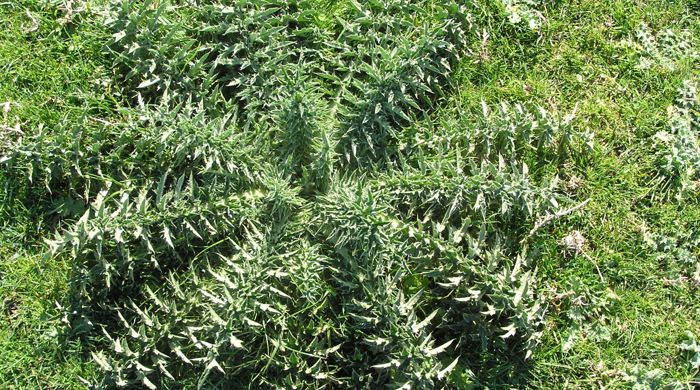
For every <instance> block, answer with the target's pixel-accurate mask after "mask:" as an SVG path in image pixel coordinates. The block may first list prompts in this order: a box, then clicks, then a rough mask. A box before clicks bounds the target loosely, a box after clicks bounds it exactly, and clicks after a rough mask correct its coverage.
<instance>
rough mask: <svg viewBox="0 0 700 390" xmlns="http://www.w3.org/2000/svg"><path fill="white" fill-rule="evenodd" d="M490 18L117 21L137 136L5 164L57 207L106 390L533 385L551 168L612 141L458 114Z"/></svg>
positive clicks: (225, 8) (114, 136) (228, 8)
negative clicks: (537, 244)
mask: <svg viewBox="0 0 700 390" xmlns="http://www.w3.org/2000/svg"><path fill="white" fill-rule="evenodd" d="M471 12H472V9H471V8H469V7H467V6H464V5H462V4H460V3H459V2H453V1H450V0H445V1H437V2H436V1H419V2H418V3H415V2H413V3H408V2H405V1H399V0H383V1H379V2H368V3H359V2H354V1H352V2H349V3H348V4H346V5H345V6H343V7H342V9H341V11H340V12H338V13H337V14H336V15H335V16H336V18H335V20H333V21H332V22H328V19H327V18H325V17H324V15H321V14H320V11H318V9H316V10H313V8H311V7H309V4H308V3H307V2H305V1H294V0H284V1H252V2H248V1H245V2H244V1H233V2H231V1H226V2H218V1H213V2H212V1H208V2H204V3H200V2H197V1H189V2H175V1H172V2H168V1H165V2H149V1H146V2H142V3H137V2H128V1H123V2H116V3H114V4H113V5H112V9H111V12H110V17H109V20H108V21H107V26H108V28H110V29H111V30H112V33H113V40H112V41H111V42H109V45H108V52H109V53H110V56H111V57H110V58H111V59H112V61H113V71H114V74H115V78H116V79H117V81H118V82H119V85H121V88H122V90H121V92H120V93H121V94H122V97H123V98H124V100H125V101H126V102H127V103H129V104H128V105H127V107H123V108H121V111H120V117H119V118H118V120H115V121H114V122H108V121H102V122H95V121H92V120H91V119H89V118H86V119H85V120H84V122H83V123H78V124H66V125H65V126H63V127H59V128H56V129H53V131H52V132H51V133H49V132H38V133H36V134H35V135H33V136H32V137H25V138H24V139H23V140H22V142H20V143H19V144H18V145H16V146H14V147H12V148H9V149H8V150H7V152H5V151H4V149H3V153H5V154H4V155H3V157H2V160H3V164H4V166H5V167H6V168H7V172H8V174H7V175H8V177H7V179H5V185H6V186H5V188H25V189H27V188H28V189H30V190H32V191H35V192H36V193H37V194H38V197H37V198H36V199H37V202H38V203H40V204H42V205H44V207H45V212H46V216H47V218H49V219H51V218H52V219H54V220H55V222H56V223H55V224H53V225H52V226H54V227H55V228H56V230H57V231H56V234H55V237H54V238H53V239H52V240H48V242H47V244H48V246H49V248H50V250H51V255H53V256H67V257H68V258H70V259H71V261H72V263H73V267H74V268H73V273H72V279H71V295H70V296H69V297H67V299H66V301H65V302H64V306H65V316H64V322H65V325H66V326H65V331H64V336H65V337H67V338H79V339H80V340H82V341H83V342H85V343H86V345H88V346H89V348H90V349H91V352H92V356H93V358H94V360H95V361H96V363H97V364H98V365H99V367H100V368H101V369H102V372H103V374H104V375H103V376H102V378H100V380H99V382H98V383H94V384H93V385H95V386H98V387H128V386H133V387H146V388H154V389H155V388H171V387H177V386H185V387H199V388H212V387H225V388H235V387H241V388H243V387H249V388H257V387H265V388H267V387H270V388H323V387H328V388H359V387H368V388H369V387H372V388H374V387H378V386H389V387H395V388H426V389H427V388H435V387H450V386H462V385H465V382H467V381H475V383H478V382H479V381H487V382H490V383H500V382H507V381H508V380H509V378H511V377H513V376H514V375H515V374H516V373H517V371H518V370H517V367H518V365H519V364H523V361H525V360H527V358H528V357H529V356H530V355H531V353H532V351H533V350H534V348H535V346H536V344H537V341H538V339H539V336H540V334H541V326H540V325H541V322H542V316H543V313H544V306H543V305H542V304H541V303H542V302H541V298H540V297H538V296H537V294H536V293H535V291H536V285H537V278H536V270H535V268H536V267H535V266H534V264H533V263H534V261H535V260H536V257H535V256H534V254H533V253H530V251H529V250H528V246H527V238H528V232H529V231H530V230H531V229H530V228H531V226H532V225H533V224H534V222H535V221H536V220H538V219H540V218H541V217H543V216H545V215H551V214H555V213H556V212H557V211H558V210H559V209H560V208H563V207H565V205H566V204H567V203H570V202H571V201H572V200H570V199H568V197H567V196H566V195H565V194H564V193H563V192H562V191H560V189H559V185H558V182H557V180H555V178H554V177H549V176H548V175H547V174H545V173H543V172H541V171H540V170H539V169H538V167H540V166H541V165H542V164H544V163H559V162H563V161H565V160H567V159H569V158H570V157H572V156H574V157H585V155H586V154H587V153H588V152H589V151H590V148H591V147H592V140H591V138H590V135H589V134H587V133H585V132H581V131H579V130H577V128H576V127H575V126H574V124H573V115H560V114H558V113H552V112H548V111H547V110H545V109H542V108H540V107H534V106H526V105H519V104H511V105H509V104H503V105H500V106H496V107H488V106H487V105H485V104H484V107H483V109H482V111H481V112H480V113H478V114H472V115H465V114H464V111H463V110H465V107H461V106H459V105H454V104H452V103H450V102H448V100H447V99H446V98H445V97H446V94H447V92H448V91H450V89H452V88H453V87H454V83H455V79H454V74H453V72H454V69H455V67H456V66H458V65H459V63H460V61H461V60H462V59H463V58H465V56H466V55H467V53H468V50H467V49H466V48H467V43H468V42H469V41H470V40H471V39H477V40H478V37H476V36H475V35H473V31H475V30H474V26H473V24H474V18H473V17H472V13H471ZM450 104H452V105H450ZM438 107H442V109H444V110H445V112H446V113H447V114H446V115H445V116H444V120H442V121H440V122H437V121H434V120H433V118H434V114H435V113H436V110H437V109H438ZM450 109H452V111H450ZM504 370H505V371H504ZM504 372H505V373H506V374H507V375H504Z"/></svg>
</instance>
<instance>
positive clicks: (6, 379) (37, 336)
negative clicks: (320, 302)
mask: <svg viewBox="0 0 700 390" xmlns="http://www.w3.org/2000/svg"><path fill="white" fill-rule="evenodd" d="M692 7H695V9H693V8H692ZM338 9H342V8H341V7H340V6H339V7H338ZM27 10H28V11H29V12H30V13H31V14H32V15H33V16H34V17H35V18H37V20H38V21H39V22H40V23H39V29H38V31H35V32H26V29H27V26H30V25H31V20H30V19H29V17H28V16H27V14H26V11H27ZM332 12H339V11H337V9H336V10H333V11H332ZM544 15H545V17H546V23H544V24H543V27H542V29H541V31H534V32H533V31H520V32H518V34H519V35H520V36H521V39H517V40H514V39H512V35H511V34H512V33H513V29H517V28H516V27H513V26H509V25H507V24H503V25H498V26H491V28H492V29H493V31H492V32H491V33H490V34H491V36H490V38H489V39H488V40H486V41H485V42H486V43H485V45H484V46H483V48H480V49H483V50H482V53H483V57H482V58H480V60H479V61H477V62H475V61H474V59H473V58H467V59H466V60H465V61H464V63H462V64H461V66H460V67H459V69H458V70H457V72H458V74H459V79H458V80H459V83H458V86H457V87H456V90H455V93H454V95H453V96H452V97H451V98H450V99H449V102H448V103H447V105H446V107H444V110H441V111H439V112H438V113H437V114H435V115H436V116H437V117H439V116H440V115H449V113H450V112H452V108H454V107H455V106H457V105H459V106H460V107H462V108H463V109H465V110H466V112H472V113H476V112H479V111H480V107H481V101H482V100H483V101H485V102H487V103H490V104H495V103H498V102H502V101H506V102H533V103H536V104H539V105H541V106H544V107H547V108H551V109H553V110H556V111H559V112H562V113H568V112H572V111H573V110H574V109H576V119H575V122H574V126H576V127H577V128H579V129H582V130H583V129H587V130H589V131H592V132H593V133H594V134H595V139H596V148H595V150H594V153H593V155H592V157H591V158H589V159H582V161H576V162H575V163H574V164H571V165H570V166H567V167H566V169H565V172H566V173H567V174H568V175H575V176H577V177H579V178H580V179H581V180H582V181H581V185H580V187H579V188H577V189H575V190H572V195H573V197H574V198H575V199H577V200H578V201H583V200H585V199H588V198H590V199H591V201H590V203H589V204H588V205H587V206H586V207H585V208H584V209H583V211H581V212H577V213H575V214H572V215H570V216H567V217H565V218H562V219H560V220H557V221H555V222H554V223H552V224H551V225H549V226H547V227H545V228H543V229H542V230H540V231H539V232H538V233H537V235H536V237H535V239H536V240H535V249H536V250H538V251H539V252H540V253H541V257H540V258H539V259H538V261H537V264H536V266H537V269H538V274H537V275H538V276H537V277H538V280H539V284H538V292H539V294H540V295H541V296H542V297H543V298H544V300H545V302H546V306H547V312H546V317H545V324H544V326H543V331H544V334H543V338H542V341H541V344H540V345H539V346H538V347H537V349H536V352H535V353H534V355H533V356H532V358H531V361H530V363H529V366H528V367H527V372H524V376H525V377H526V378H527V379H526V381H525V382H523V383H521V384H522V385H523V386H527V387H531V388H582V389H583V388H593V387H596V388H597V387H601V388H628V387H630V383H629V382H627V381H625V372H629V371H630V370H631V369H632V368H633V367H634V366H637V365H639V366H641V367H642V368H643V369H644V370H648V371H651V370H653V369H660V370H662V374H661V376H662V380H661V382H662V383H664V384H669V383H672V382H674V381H678V382H680V383H684V384H689V383H693V382H692V381H693V380H695V381H698V380H700V377H698V373H697V372H696V371H693V370H691V368H690V367H689V364H688V361H687V358H686V356H685V355H684V354H683V353H682V351H681V350H680V349H679V348H678V345H679V344H680V343H681V342H682V340H683V337H684V335H685V333H686V332H687V331H691V332H693V333H695V335H696V336H698V337H700V299H698V298H697V297H698V296H700V286H698V285H697V284H695V283H694V282H693V281H692V280H686V281H682V282H680V283H679V284H677V285H670V284H669V283H667V282H666V281H668V280H671V279H673V278H674V277H676V275H677V273H678V269H677V267H676V266H675V265H673V264H666V263H664V262H660V261H659V259H658V253H656V252H655V251H653V250H652V249H650V248H649V247H648V246H647V245H646V244H645V243H644V241H643V234H642V230H643V229H648V230H650V231H653V232H657V233H660V234H665V235H669V234H673V233H674V232H679V231H681V230H684V231H693V230H697V229H700V204H699V202H698V196H697V195H694V196H693V195H691V196H690V197H689V198H686V199H684V200H683V201H678V200H676V199H674V198H673V197H672V196H671V197H665V198H664V197H660V196H658V195H659V193H660V191H661V190H660V184H659V182H658V181H657V180H656V179H655V176H656V174H655V170H654V161H655V160H654V156H653V155H652V153H651V152H650V150H651V145H652V137H653V135H654V134H655V133H656V132H657V131H660V130H663V129H664V128H665V126H666V124H667V114H666V110H667V107H668V106H669V105H671V104H673V102H674V99H675V97H676V91H677V89H678V87H679V86H680V84H681V82H682V81H683V80H687V79H692V78H697V77H698V72H699V70H700V68H699V67H698V62H696V61H679V62H678V63H677V64H676V67H675V69H673V70H668V69H664V68H662V67H652V68H651V69H647V70H639V69H636V68H635V64H636V59H635V58H633V56H631V55H630V53H629V51H628V50H627V49H625V48H624V47H622V45H621V44H622V41H623V40H625V39H628V38H630V37H633V36H634V33H635V30H636V29H637V27H638V26H639V24H640V23H641V22H645V23H647V24H648V25H649V26H650V28H651V29H652V30H654V31H660V30H662V29H665V28H670V29H672V30H675V31H680V30H681V29H689V30H690V31H691V32H692V34H693V38H694V43H695V45H696V47H698V48H700V10H698V9H697V7H696V6H693V5H692V4H691V2H682V1H678V2H669V1H661V0H658V1H649V2H648V1H633V0H595V1H590V0H578V1H569V2H565V1H556V2H553V4H550V5H547V7H546V12H545V13H544ZM59 18H60V13H59V12H58V11H57V10H56V8H55V7H50V6H46V5H42V4H39V3H38V2H33V1H28V0H26V1H23V2H19V3H18V2H12V3H11V4H10V3H3V2H0V27H2V28H0V64H2V65H1V66H0V102H2V101H10V102H13V103H14V105H13V106H12V110H11V111H10V114H11V116H15V115H16V116H17V117H18V118H19V120H20V123H21V126H22V129H23V131H25V132H35V131H38V129H39V127H40V126H44V128H45V129H47V131H51V129H52V128H53V127H55V126H58V125H60V124H62V123H71V122H76V121H78V120H79V118H83V117H85V114H86V113H87V116H88V117H90V116H91V115H94V117H101V118H103V117H109V116H110V115H115V114H114V112H113V109H114V107H115V104H116V101H115V97H114V94H113V93H112V91H111V84H110V83H111V82H109V81H107V82H106V84H103V83H102V81H103V80H109V76H110V75H109V65H108V63H107V61H106V60H105V59H104V58H105V57H104V53H103V50H102V45H103V43H104V40H105V39H106V38H105V36H104V32H102V31H101V30H100V29H99V27H98V26H93V25H91V23H90V22H88V21H87V19H86V20H81V19H79V18H78V19H76V20H75V21H74V22H73V23H72V24H70V25H67V26H62V25H60V24H59V23H58V19H59ZM499 32H509V34H505V33H504V34H500V35H499ZM438 119H439V118H438ZM0 175H2V173H0ZM655 194H656V195H657V196H656V197H653V196H652V195H655ZM0 218H2V220H3V221H5V222H4V224H5V226H4V227H3V232H2V233H0V298H1V299H3V301H4V305H5V308H4V311H3V313H0V319H1V320H0V387H2V388H57V389H58V388H61V389H62V388H79V387H81V386H82V385H81V381H80V380H79V378H80V377H83V378H88V379H91V378H95V377H96V376H97V375H98V374H97V370H96V368H95V366H94V364H93V363H92V362H91V359H90V358H89V355H88V354H86V353H84V347H83V346H82V345H81V344H80V343H78V342H71V343H69V344H63V343H61V342H60V341H59V339H58V338H57V337H56V336H55V334H57V333H58V332H59V331H60V328H61V322H60V320H61V319H60V317H59V313H60V311H59V310H57V309H56V302H62V301H63V299H64V298H65V296H66V295H67V294H68V291H69V285H68V279H69V276H70V272H71V264H70V263H69V262H68V260H67V259H64V258H63V257H59V258H53V259H51V260H45V258H44V256H43V254H44V253H45V251H46V249H45V247H44V246H43V245H42V243H41V239H42V238H46V237H48V235H49V234H50V233H51V232H47V231H46V230H47V228H46V227H45V226H44V225H43V224H42V220H41V219H40V218H39V217H38V216H36V215H34V214H33V212H32V210H23V209H21V208H20V207H19V205H18V204H15V205H14V206H13V207H7V208H5V209H0ZM0 226H1V225H0ZM572 230H579V231H580V232H581V233H582V234H583V236H584V237H585V238H586V239H587V245H586V247H585V249H584V253H585V254H580V255H567V254H564V251H563V249H562V247H561V244H560V241H561V239H562V238H563V237H564V236H565V235H566V234H567V233H569V232H570V231H572ZM695 255H696V256H700V251H699V250H698V248H695ZM596 265H597V267H599V269H600V271H601V273H602V280H601V278H600V276H599V275H598V271H597V268H596ZM574 279H577V280H580V281H581V282H582V285H583V287H582V288H583V289H584V290H585V295H586V296H587V297H588V299H589V300H590V299H591V297H605V296H607V295H608V294H613V295H615V296H617V297H618V298H617V299H610V300H604V299H603V301H604V303H601V304H600V306H599V307H595V305H591V306H589V307H586V308H584V311H586V316H587V317H586V320H585V321H586V322H588V323H599V324H601V325H603V326H605V327H606V329H607V330H609V335H608V336H607V337H603V338H599V339H597V338H596V337H595V336H594V335H592V334H588V333H590V332H584V334H582V336H581V337H579V339H578V340H577V341H575V342H574V343H573V344H572V345H571V346H570V348H569V349H568V350H567V351H563V349H562V346H563V345H564V343H565V339H566V337H567V335H568V334H569V332H571V330H572V329H573V327H575V326H576V324H575V323H574V321H572V320H571V319H570V317H569V315H570V312H571V310H572V307H573V306H575V304H573V303H571V302H570V301H567V298H561V297H557V296H558V295H561V294H565V293H566V292H567V291H568V290H569V288H570V283H571V281H572V280H574ZM695 383H697V382H695Z"/></svg>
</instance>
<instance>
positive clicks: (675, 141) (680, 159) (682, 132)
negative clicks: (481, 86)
mask: <svg viewBox="0 0 700 390" xmlns="http://www.w3.org/2000/svg"><path fill="white" fill-rule="evenodd" d="M697 109H698V101H697V86H696V85H695V83H694V82H692V81H685V82H683V84H682V85H681V87H680V88H679V90H678V98H677V101H676V104H675V105H674V106H672V107H670V108H669V111H668V113H669V125H668V129H667V130H665V131H660V132H658V133H656V135H655V138H656V141H657V147H656V150H657V152H656V153H657V156H658V167H659V171H660V173H661V178H662V180H663V181H662V185H663V189H664V190H665V192H666V193H672V194H675V196H676V197H677V198H683V197H684V196H687V195H688V194H692V193H693V192H694V190H695V189H696V188H697V187H698V180H700V140H699V138H698V133H699V132H700V126H699V123H698V117H697V115H698V114H697Z"/></svg>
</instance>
